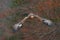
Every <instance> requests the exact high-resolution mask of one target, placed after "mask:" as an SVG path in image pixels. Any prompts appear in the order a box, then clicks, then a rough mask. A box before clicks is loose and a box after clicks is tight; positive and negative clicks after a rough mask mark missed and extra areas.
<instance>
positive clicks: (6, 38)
mask: <svg viewBox="0 0 60 40" xmlns="http://www.w3.org/2000/svg"><path fill="white" fill-rule="evenodd" d="M31 12H32V13H34V14H36V15H39V16H40V17H43V18H46V19H50V20H51V21H53V22H54V24H55V25H53V26H52V27H49V26H47V25H45V24H43V23H41V22H40V21H39V20H38V19H36V18H34V19H33V20H32V19H30V18H29V19H28V20H26V22H25V23H24V24H23V27H22V28H21V29H20V30H19V31H18V32H16V33H13V32H12V27H13V25H14V24H15V23H18V22H20V21H21V20H22V19H23V18H24V17H25V16H27V15H25V14H29V13H31ZM53 29H56V30H55V31H53ZM50 31H53V32H50ZM49 32H50V33H49ZM44 34H46V35H44ZM0 40H60V0H0Z"/></svg>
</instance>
